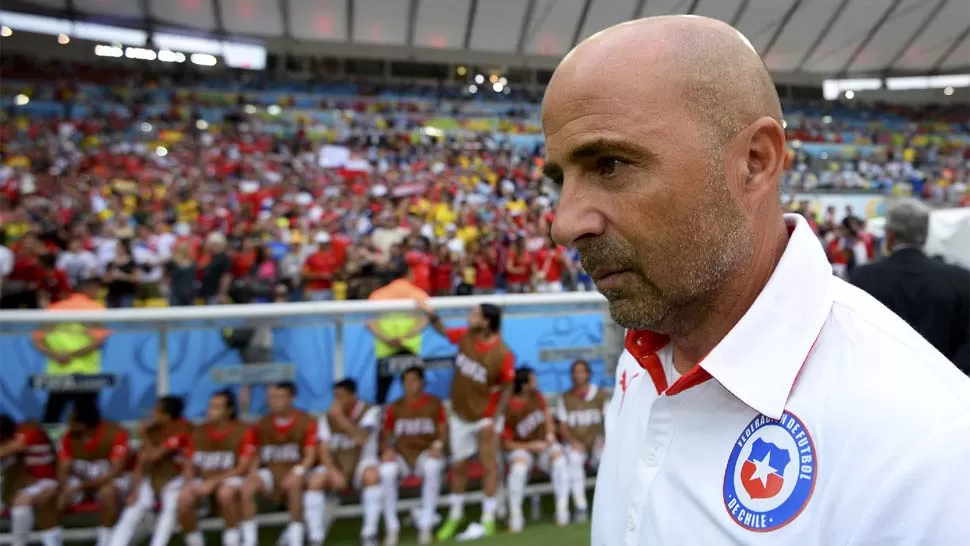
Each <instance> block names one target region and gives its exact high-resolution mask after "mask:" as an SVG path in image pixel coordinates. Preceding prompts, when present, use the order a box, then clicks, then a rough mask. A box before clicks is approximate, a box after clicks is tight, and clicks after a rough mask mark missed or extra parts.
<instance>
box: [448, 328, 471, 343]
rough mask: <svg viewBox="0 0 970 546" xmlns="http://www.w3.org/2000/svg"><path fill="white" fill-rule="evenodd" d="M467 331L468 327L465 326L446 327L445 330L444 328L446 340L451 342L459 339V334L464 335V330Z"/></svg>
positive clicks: (456, 341)
mask: <svg viewBox="0 0 970 546" xmlns="http://www.w3.org/2000/svg"><path fill="white" fill-rule="evenodd" d="M467 331H468V328H465V327H462V328H448V329H447V330H445V337H447V338H448V341H450V342H452V343H458V342H459V341H461V336H463V335H465V332H467Z"/></svg>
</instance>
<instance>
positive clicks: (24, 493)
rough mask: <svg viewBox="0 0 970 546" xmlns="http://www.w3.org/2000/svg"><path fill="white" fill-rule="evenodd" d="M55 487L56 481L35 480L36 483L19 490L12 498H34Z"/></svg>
mask: <svg viewBox="0 0 970 546" xmlns="http://www.w3.org/2000/svg"><path fill="white" fill-rule="evenodd" d="M55 487H57V480H52V479H43V480H37V481H36V482H34V483H32V484H30V485H28V486H27V487H25V488H23V489H21V490H20V491H17V494H16V495H14V498H15V499H16V498H18V497H30V498H34V497H36V496H37V495H40V494H41V493H44V492H45V491H50V490H51V489H54V488H55ZM0 504H2V503H0Z"/></svg>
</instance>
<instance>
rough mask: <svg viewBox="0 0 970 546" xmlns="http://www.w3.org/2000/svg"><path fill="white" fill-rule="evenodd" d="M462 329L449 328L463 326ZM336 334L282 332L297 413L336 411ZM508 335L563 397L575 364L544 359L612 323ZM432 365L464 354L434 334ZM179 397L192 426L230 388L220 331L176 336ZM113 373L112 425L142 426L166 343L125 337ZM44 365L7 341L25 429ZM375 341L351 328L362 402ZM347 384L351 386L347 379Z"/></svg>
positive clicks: (371, 382)
mask: <svg viewBox="0 0 970 546" xmlns="http://www.w3.org/2000/svg"><path fill="white" fill-rule="evenodd" d="M460 325H461V322H460V321H457V322H453V323H449V326H460ZM335 334H336V328H335V326H333V325H332V324H331V325H327V324H320V325H313V326H302V327H301V326H294V327H280V328H277V329H276V330H274V339H273V341H274V356H275V359H276V361H278V362H289V363H292V364H293V365H294V366H295V368H296V374H297V379H296V383H297V389H298V394H297V405H298V406H299V407H301V408H304V409H307V410H309V411H312V412H323V411H326V409H327V408H328V407H329V405H330V402H331V398H332V396H331V387H332V385H333V382H334V341H335ZM502 335H503V337H504V339H505V342H506V343H507V344H508V346H509V347H510V348H511V349H512V351H514V353H515V360H516V366H526V365H528V366H531V367H533V368H535V369H536V371H537V372H538V376H539V385H540V387H541V388H542V390H543V391H545V392H555V393H557V392H562V391H564V390H566V389H567V388H568V387H569V383H570V380H569V365H570V362H568V361H564V362H539V352H540V351H541V350H543V349H552V348H566V347H585V346H592V345H601V344H602V343H603V317H602V316H601V315H600V314H598V313H595V312H590V311H576V313H575V314H570V315H562V316H554V317H541V316H523V317H515V316H507V317H506V318H505V319H504V321H503V327H502ZM424 336H425V338H424V344H423V348H422V353H423V354H422V356H425V357H432V356H450V355H454V353H455V349H454V346H452V345H451V344H450V343H449V342H448V341H447V340H446V339H444V338H442V337H441V336H439V335H438V334H436V333H434V332H433V331H431V330H430V329H429V330H428V331H426V332H425V334H424ZM167 348H168V362H169V392H170V393H171V394H177V395H182V396H185V398H186V401H187V412H188V414H189V416H192V417H196V416H200V415H202V414H203V412H204V411H205V407H206V404H207V399H208V397H209V395H210V394H211V393H212V392H214V391H215V390H218V389H219V388H221V387H220V386H219V385H217V384H215V383H214V382H213V381H212V379H211V371H212V369H213V368H216V367H219V366H232V365H239V355H238V353H237V352H236V351H234V350H232V349H229V348H228V347H226V345H225V344H224V342H223V340H222V337H221V335H220V332H219V331H218V330H216V329H205V330H183V331H175V332H170V333H169V334H168V346H167ZM103 351H104V352H103V368H104V372H105V373H111V374H117V376H118V383H117V385H115V387H113V388H110V389H105V390H104V391H102V393H101V397H100V400H101V408H102V411H103V413H104V415H105V416H106V417H107V418H109V419H113V420H135V419H139V418H141V417H142V416H143V415H144V414H145V412H146V411H147V410H148V409H149V408H151V407H152V405H153V404H154V403H155V399H156V394H155V389H156V373H157V364H158V334H157V333H154V332H149V331H145V332H137V331H136V332H133V331H128V332H120V331H119V332H117V333H115V334H114V335H112V336H111V337H110V338H109V339H108V341H107V343H106V344H105V347H104V350H103ZM591 364H592V367H593V381H594V382H596V383H597V384H603V382H604V381H605V376H604V365H603V362H602V361H594V362H592V363H591ZM45 366H46V364H45V361H44V358H43V357H42V356H41V355H40V354H39V353H38V352H37V351H36V350H35V349H34V347H33V345H32V343H31V340H30V338H29V336H27V335H22V336H21V335H2V336H0V412H4V413H9V414H11V415H12V416H13V417H14V418H16V419H18V420H20V419H24V418H40V417H41V415H42V413H43V408H44V404H45V403H46V400H47V394H46V393H45V392H42V391H36V390H31V389H29V388H28V386H27V381H28V377H30V376H31V375H36V374H43V373H44V369H45ZM375 367H376V363H375V359H374V343H373V338H372V336H371V335H370V333H369V332H368V330H367V328H366V326H365V325H364V324H363V323H356V322H355V323H350V324H347V325H345V326H344V370H345V373H346V376H347V377H351V378H354V379H355V380H357V382H358V385H359V391H360V395H361V397H362V398H363V399H365V400H373V399H374V394H375V391H376V381H375V373H374V370H375ZM451 375H452V371H451V370H450V369H449V370H431V371H429V372H428V374H427V380H428V388H429V390H430V391H431V392H433V393H435V394H437V395H438V396H442V397H447V396H448V390H449V385H450V381H451ZM337 379H342V378H337ZM263 390H264V389H262V388H257V389H255V392H254V393H253V403H252V411H253V412H255V413H262V412H263V411H265V394H264V392H263ZM400 394H401V388H400V385H398V384H395V386H394V387H393V388H392V389H391V392H390V399H394V398H396V397H398V396H400Z"/></svg>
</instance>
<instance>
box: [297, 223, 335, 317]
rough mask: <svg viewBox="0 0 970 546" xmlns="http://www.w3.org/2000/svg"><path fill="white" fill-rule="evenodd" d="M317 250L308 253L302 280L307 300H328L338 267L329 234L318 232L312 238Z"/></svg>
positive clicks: (330, 297)
mask: <svg viewBox="0 0 970 546" xmlns="http://www.w3.org/2000/svg"><path fill="white" fill-rule="evenodd" d="M314 242H316V243H317V251H316V252H314V253H313V254H310V255H309V256H308V257H307V259H306V261H305V262H304V263H303V280H304V281H305V282H304V291H305V293H306V299H307V300H309V301H328V300H332V299H333V280H334V277H336V275H337V273H338V272H339V271H340V268H341V267H342V266H343V264H342V263H340V262H339V260H338V256H337V255H336V254H335V253H334V252H333V246H332V245H331V244H330V235H329V234H328V233H326V232H320V233H318V234H317V235H316V237H315V238H314Z"/></svg>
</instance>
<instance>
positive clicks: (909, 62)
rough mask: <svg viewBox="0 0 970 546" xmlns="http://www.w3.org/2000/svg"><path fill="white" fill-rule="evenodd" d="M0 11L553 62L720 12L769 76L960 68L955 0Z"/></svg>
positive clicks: (255, 0) (282, 1) (184, 3)
mask: <svg viewBox="0 0 970 546" xmlns="http://www.w3.org/2000/svg"><path fill="white" fill-rule="evenodd" d="M4 9H7V10H14V11H29V12H34V13H45V14H55V15H59V16H62V17H67V18H71V19H89V20H98V21H101V22H108V23H112V24H118V25H122V26H136V27H139V28H149V29H151V28H164V29H165V30H169V31H171V30H173V29H191V30H193V31H196V32H203V33H206V34H214V35H218V36H248V37H254V38H258V39H260V40H261V41H263V42H264V43H265V44H266V45H267V47H268V48H269V49H270V51H274V50H276V51H279V50H281V49H284V50H290V51H293V52H303V53H305V52H316V53H318V54H320V55H344V56H353V55H358V54H360V55H362V56H368V57H373V56H387V57H389V58H409V59H414V60H429V61H436V62H454V63H461V62H468V63H475V62H496V63H504V64H509V65H521V64H528V65H530V66H554V65H555V63H556V62H557V61H558V59H559V58H560V57H561V56H562V55H563V54H565V53H566V52H567V51H568V50H569V49H570V48H571V47H572V46H573V45H574V44H575V43H577V42H578V41H580V40H582V39H583V38H585V37H587V36H590V35H591V34H593V33H595V32H597V31H599V30H601V29H603V28H605V27H607V26H610V25H612V24H614V23H618V22H621V21H624V20H628V19H631V18H636V17H643V16H652V15H663V14H696V15H705V16H709V17H715V18H718V19H721V20H724V21H727V22H729V23H731V24H732V25H734V26H735V27H737V28H738V29H740V30H741V32H743V33H744V34H745V35H746V36H747V37H748V39H749V40H751V42H752V43H753V44H754V45H755V47H757V48H758V50H759V52H761V54H762V56H763V57H764V58H765V61H766V63H767V65H768V67H769V68H770V69H771V70H772V71H773V72H775V73H809V74H817V75H819V76H833V75H849V74H892V73H914V72H916V73H930V72H953V71H957V70H960V69H965V68H967V67H968V66H970V5H968V3H967V0H6V1H5V2H4Z"/></svg>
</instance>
